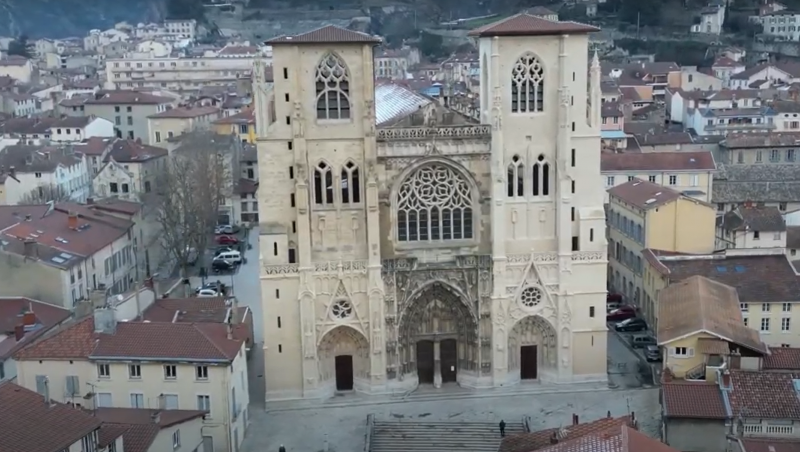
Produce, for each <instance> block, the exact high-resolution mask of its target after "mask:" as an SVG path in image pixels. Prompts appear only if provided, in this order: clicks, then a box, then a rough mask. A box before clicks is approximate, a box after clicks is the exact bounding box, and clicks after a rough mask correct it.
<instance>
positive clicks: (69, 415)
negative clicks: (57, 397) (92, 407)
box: [0, 381, 123, 452]
mask: <svg viewBox="0 0 800 452" xmlns="http://www.w3.org/2000/svg"><path fill="white" fill-rule="evenodd" d="M48 399H49V397H48ZM0 406H2V407H3V409H2V410H0V431H2V432H6V434H4V435H0V450H7V451H31V452H32V451H37V452H65V451H67V452H78V451H90V450H91V451H97V452H110V451H109V450H108V449H101V448H100V447H99V442H100V430H101V425H102V423H101V421H100V419H97V418H96V417H94V416H92V415H91V414H89V413H86V412H85V411H82V410H78V409H75V408H73V407H71V406H69V405H66V404H63V403H58V402H52V401H50V400H46V399H45V398H44V397H42V394H37V393H35V392H33V391H30V390H28V389H25V388H24V387H22V386H18V385H16V384H14V383H11V382H8V381H7V382H3V383H0ZM118 452H123V451H122V450H121V449H120V450H119V451H118Z"/></svg>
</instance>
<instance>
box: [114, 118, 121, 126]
mask: <svg viewBox="0 0 800 452" xmlns="http://www.w3.org/2000/svg"><path fill="white" fill-rule="evenodd" d="M114 124H116V125H118V126H121V125H122V116H115V117H114Z"/></svg>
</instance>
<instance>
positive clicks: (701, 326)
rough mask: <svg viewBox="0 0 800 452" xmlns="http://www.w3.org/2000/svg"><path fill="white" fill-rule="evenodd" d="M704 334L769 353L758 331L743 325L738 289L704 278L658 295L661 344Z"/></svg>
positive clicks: (668, 287)
mask: <svg viewBox="0 0 800 452" xmlns="http://www.w3.org/2000/svg"><path fill="white" fill-rule="evenodd" d="M700 332H705V333H709V334H712V335H714V336H717V337H719V338H720V339H723V340H726V341H730V342H733V343H734V344H737V345H740V346H743V347H746V348H748V349H750V350H754V351H758V352H761V353H766V351H767V348H766V346H765V345H764V344H763V343H762V342H761V339H760V338H759V336H758V332H756V330H754V329H752V328H748V327H746V326H745V325H744V321H743V320H742V311H741V310H740V307H739V297H738V296H737V294H736V289H734V288H733V287H731V286H728V285H725V284H722V283H720V282H717V281H713V280H711V279H708V278H706V277H703V276H692V277H689V278H687V279H684V280H682V281H678V282H673V283H672V284H670V285H669V286H667V287H665V288H664V289H662V290H661V293H660V294H659V296H658V334H657V337H658V344H659V345H665V344H668V343H670V342H672V341H674V340H677V339H681V338H684V337H686V336H688V335H691V334H696V333H700Z"/></svg>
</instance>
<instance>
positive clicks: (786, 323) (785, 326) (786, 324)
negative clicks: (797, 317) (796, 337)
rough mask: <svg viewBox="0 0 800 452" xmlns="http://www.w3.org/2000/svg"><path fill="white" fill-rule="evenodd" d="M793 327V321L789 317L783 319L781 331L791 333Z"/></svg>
mask: <svg viewBox="0 0 800 452" xmlns="http://www.w3.org/2000/svg"><path fill="white" fill-rule="evenodd" d="M790 326H791V319H790V318H789V317H784V318H782V319H781V331H789V329H790Z"/></svg>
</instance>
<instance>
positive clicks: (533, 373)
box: [519, 345, 538, 380]
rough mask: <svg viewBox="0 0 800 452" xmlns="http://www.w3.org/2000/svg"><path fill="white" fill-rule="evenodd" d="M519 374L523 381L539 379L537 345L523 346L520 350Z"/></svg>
mask: <svg viewBox="0 0 800 452" xmlns="http://www.w3.org/2000/svg"><path fill="white" fill-rule="evenodd" d="M519 355H520V356H519V374H520V378H522V379H523V380H535V379H536V378H537V377H538V374H537V371H538V367H537V366H538V361H537V358H538V356H537V349H536V346H535V345H523V346H522V347H520V350H519Z"/></svg>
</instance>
